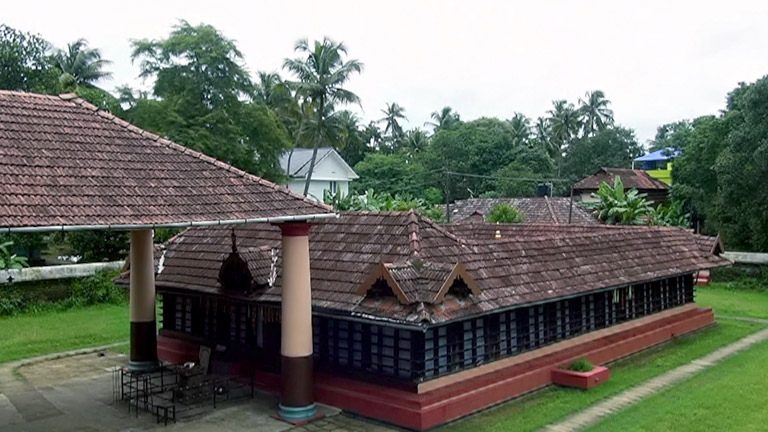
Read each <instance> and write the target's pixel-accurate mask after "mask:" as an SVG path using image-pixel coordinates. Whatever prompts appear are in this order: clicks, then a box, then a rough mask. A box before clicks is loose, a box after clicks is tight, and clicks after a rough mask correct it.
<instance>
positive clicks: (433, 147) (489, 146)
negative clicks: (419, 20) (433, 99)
mask: <svg viewBox="0 0 768 432" xmlns="http://www.w3.org/2000/svg"><path fill="white" fill-rule="evenodd" d="M515 148H516V144H515V142H514V134H513V133H512V128H511V126H510V124H509V122H506V121H502V120H499V119H495V118H481V119H478V120H474V121H471V122H462V123H460V124H457V125H455V126H454V127H451V128H449V129H440V130H438V132H437V133H436V134H435V135H434V136H433V137H432V140H431V143H430V145H429V146H428V147H427V150H426V151H424V152H423V153H422V154H421V155H420V156H419V157H418V158H417V161H418V162H421V163H423V164H424V167H425V168H426V170H427V171H428V172H430V173H431V174H430V178H431V179H432V184H431V185H430V186H435V187H441V188H445V186H446V181H447V186H448V191H449V198H450V199H451V200H455V199H463V198H467V197H469V196H471V195H475V196H477V195H480V194H482V193H483V192H486V191H489V190H492V189H493V188H494V184H495V182H494V180H493V179H492V178H480V177H471V176H492V175H493V173H495V172H496V171H498V170H499V169H500V168H501V167H503V166H505V165H507V164H509V163H510V162H512V161H513V159H514V155H515V153H514V150H515ZM446 170H447V171H452V172H456V173H466V174H470V175H471V176H455V175H452V176H450V177H449V178H446V174H445V171H446Z"/></svg>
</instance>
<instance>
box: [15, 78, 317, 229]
mask: <svg viewBox="0 0 768 432" xmlns="http://www.w3.org/2000/svg"><path fill="white" fill-rule="evenodd" d="M328 213H331V208H330V207H327V206H325V205H322V204H318V203H316V202H315V201H312V200H309V199H305V198H304V197H303V196H300V195H297V194H294V193H292V192H289V191H288V190H287V189H286V188H283V187H281V186H277V185H275V184H273V183H271V182H268V181H266V180H263V179H261V178H259V177H257V176H254V175H252V174H248V173H246V172H244V171H240V170H238V169H236V168H233V167H232V166H229V165H227V164H225V163H223V162H220V161H217V160H215V159H213V158H210V157H208V156H205V155H203V154H201V153H198V152H195V151H192V150H190V149H188V148H186V147H183V146H180V145H178V144H175V143H173V142H171V141H168V140H166V139H163V138H161V137H158V136H156V135H153V134H151V133H149V132H146V131H143V130H141V129H139V128H137V127H135V126H133V125H131V124H129V123H127V122H125V121H123V120H120V119H118V118H117V117H115V116H113V115H112V114H109V113H107V112H104V111H99V110H98V109H97V108H96V107H95V106H93V105H91V104H89V103H88V102H85V101H83V100H82V99H79V98H77V97H76V96H75V95H62V96H46V95H39V94H32V93H21V92H11V91H0V229H7V228H10V227H27V228H32V229H40V230H44V229H53V228H59V229H60V228H61V227H62V226H66V227H68V228H73V227H79V228H90V229H96V228H101V229H103V228H109V227H111V228H120V227H122V228H126V227H128V226H134V227H135V226H152V225H173V224H191V223H212V222H217V221H222V220H225V221H231V222H233V223H234V222H242V221H244V220H252V219H253V220H261V219H266V218H286V217H287V218H291V217H299V218H306V217H307V216H311V217H314V216H320V217H322V215H323V214H328Z"/></svg>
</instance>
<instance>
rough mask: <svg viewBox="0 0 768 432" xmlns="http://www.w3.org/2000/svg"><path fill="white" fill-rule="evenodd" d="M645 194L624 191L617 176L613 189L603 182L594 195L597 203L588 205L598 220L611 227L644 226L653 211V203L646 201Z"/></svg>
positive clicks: (633, 190) (634, 190)
mask: <svg viewBox="0 0 768 432" xmlns="http://www.w3.org/2000/svg"><path fill="white" fill-rule="evenodd" d="M645 196H646V195H645V194H643V193H638V192H637V189H630V190H628V191H626V192H625V191H624V183H623V182H622V181H621V177H619V176H616V177H615V178H614V181H613V187H611V186H610V185H608V183H606V182H603V183H601V184H600V187H598V189H597V193H593V194H592V197H593V198H596V199H597V202H594V203H588V204H587V205H588V206H589V207H590V208H592V209H593V210H594V212H595V216H597V218H598V219H600V220H601V221H603V222H605V223H606V224H609V225H642V224H644V223H646V222H647V221H648V215H649V213H651V212H652V211H653V207H652V206H651V203H650V202H649V201H648V200H646V199H645Z"/></svg>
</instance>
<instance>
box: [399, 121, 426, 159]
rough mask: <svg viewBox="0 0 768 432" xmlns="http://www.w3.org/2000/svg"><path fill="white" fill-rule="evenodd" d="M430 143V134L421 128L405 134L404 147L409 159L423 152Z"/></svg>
mask: <svg viewBox="0 0 768 432" xmlns="http://www.w3.org/2000/svg"><path fill="white" fill-rule="evenodd" d="M428 144H429V135H428V134H427V133H426V132H425V131H423V130H421V129H419V128H415V129H411V130H409V131H408V132H407V133H406V134H405V143H404V144H403V147H404V148H405V151H406V156H407V157H408V159H411V158H413V157H414V156H415V155H416V154H417V153H421V152H423V151H424V150H425V149H426V148H427V145H428Z"/></svg>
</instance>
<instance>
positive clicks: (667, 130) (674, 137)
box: [650, 120, 693, 151]
mask: <svg viewBox="0 0 768 432" xmlns="http://www.w3.org/2000/svg"><path fill="white" fill-rule="evenodd" d="M692 132H693V123H692V122H691V121H688V120H681V121H678V122H674V123H667V124H665V125H661V126H659V127H658V128H657V129H656V137H654V139H653V140H652V141H651V143H650V144H651V148H650V150H651V151H656V150H662V149H666V148H670V147H671V148H675V149H678V150H679V149H682V148H683V147H685V145H686V144H687V143H688V140H689V135H690V134H691V133H692Z"/></svg>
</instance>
